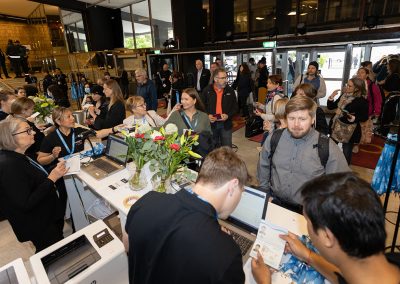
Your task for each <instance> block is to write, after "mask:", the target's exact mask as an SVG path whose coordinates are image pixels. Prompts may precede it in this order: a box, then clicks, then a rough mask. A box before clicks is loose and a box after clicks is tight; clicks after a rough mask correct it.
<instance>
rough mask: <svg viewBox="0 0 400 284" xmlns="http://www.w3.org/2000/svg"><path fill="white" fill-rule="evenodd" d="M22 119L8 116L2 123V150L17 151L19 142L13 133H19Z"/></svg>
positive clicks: (0, 130) (0, 148)
mask: <svg viewBox="0 0 400 284" xmlns="http://www.w3.org/2000/svg"><path fill="white" fill-rule="evenodd" d="M22 122H24V121H23V120H21V119H18V118H14V117H12V116H8V117H7V119H4V120H3V121H1V122H0V150H8V151H15V149H17V148H18V143H17V140H16V139H15V136H14V135H12V134H13V133H15V132H17V131H18V128H19V125H20V124H21V123H22Z"/></svg>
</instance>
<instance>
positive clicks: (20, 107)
mask: <svg viewBox="0 0 400 284" xmlns="http://www.w3.org/2000/svg"><path fill="white" fill-rule="evenodd" d="M34 106H35V102H34V101H33V100H31V99H29V98H25V97H20V98H17V99H15V100H14V102H13V103H12V104H11V114H12V115H13V116H14V117H15V118H20V119H22V120H25V121H26V122H27V123H28V124H29V126H30V127H32V129H33V130H34V131H35V135H34V136H35V137H34V138H35V142H34V143H33V144H32V145H31V146H30V147H29V148H28V149H27V150H26V151H25V155H27V156H28V157H30V158H32V159H33V160H35V161H36V159H37V155H38V152H39V150H40V145H41V144H42V141H43V139H44V134H43V133H42V132H41V130H40V129H39V128H38V127H36V125H35V123H34V120H35V119H34V118H32V117H31V115H32V114H33V108H34ZM39 127H41V126H40V125H39ZM41 128H43V127H41Z"/></svg>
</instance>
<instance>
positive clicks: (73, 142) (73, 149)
mask: <svg viewBox="0 0 400 284" xmlns="http://www.w3.org/2000/svg"><path fill="white" fill-rule="evenodd" d="M71 131H72V142H71V144H72V149H71V150H70V149H69V147H68V145H67V142H65V140H64V137H63V136H62V135H61V132H60V130H59V129H57V130H56V132H57V135H58V137H59V138H60V140H61V142H62V143H63V145H64V148H65V150H67V153H68V155H67V156H65V157H64V159H65V160H67V159H68V158H69V157H70V156H71V155H72V154H73V153H74V152H75V131H74V129H71Z"/></svg>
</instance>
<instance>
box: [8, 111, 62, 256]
mask: <svg viewBox="0 0 400 284" xmlns="http://www.w3.org/2000/svg"><path fill="white" fill-rule="evenodd" d="M34 135H35V131H34V130H33V129H32V128H31V126H30V125H29V124H28V123H27V122H26V121H24V120H21V119H18V118H13V117H9V118H7V119H6V120H3V121H1V122H0V207H1V210H2V213H3V214H4V215H5V217H7V219H8V220H9V222H10V224H11V226H12V228H13V231H14V233H15V235H16V236H17V238H18V240H19V241H20V242H26V241H32V243H33V244H34V245H35V247H36V252H38V251H40V250H43V249H45V248H46V247H48V246H50V245H52V244H54V243H56V242H58V241H59V240H61V239H62V238H63V227H64V212H65V201H66V193H65V192H62V191H60V190H59V189H58V187H57V186H56V182H57V180H59V179H61V178H62V177H63V176H64V174H65V173H66V172H67V169H66V168H65V163H64V162H59V163H58V164H57V165H56V166H55V167H54V169H53V170H52V171H50V172H49V171H46V170H45V169H44V168H43V167H42V166H41V165H40V164H38V163H37V162H35V161H34V160H32V159H31V158H29V157H28V156H26V155H25V151H26V150H27V149H28V148H29V147H31V146H32V145H33V143H34V142H35V140H34Z"/></svg>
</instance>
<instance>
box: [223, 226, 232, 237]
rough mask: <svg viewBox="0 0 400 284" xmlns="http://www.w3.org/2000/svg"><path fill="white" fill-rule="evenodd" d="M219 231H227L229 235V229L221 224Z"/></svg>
mask: <svg viewBox="0 0 400 284" xmlns="http://www.w3.org/2000/svg"><path fill="white" fill-rule="evenodd" d="M221 231H222V232H224V233H227V234H228V235H231V231H229V230H228V229H227V228H226V227H224V226H221Z"/></svg>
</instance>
